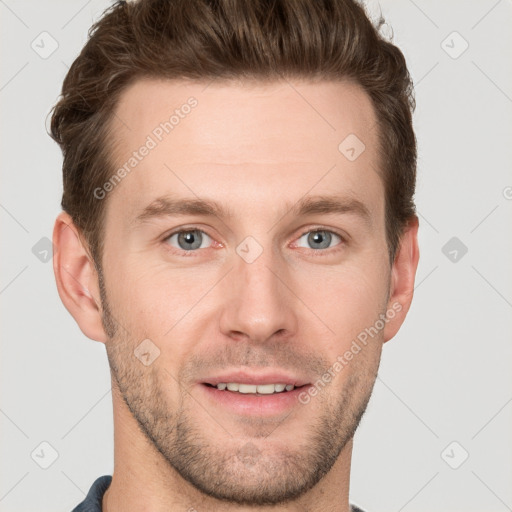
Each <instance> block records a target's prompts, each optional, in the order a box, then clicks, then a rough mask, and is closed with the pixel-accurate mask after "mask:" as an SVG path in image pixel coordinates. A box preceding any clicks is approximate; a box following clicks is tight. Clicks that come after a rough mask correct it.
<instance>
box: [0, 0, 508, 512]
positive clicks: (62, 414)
mask: <svg viewBox="0 0 512 512" xmlns="http://www.w3.org/2000/svg"><path fill="white" fill-rule="evenodd" d="M108 5H109V3H108V2H105V1H104V0H102V1H100V0H93V1H91V0H89V1H84V0H80V1H79V0H73V1H69V0H68V1H63V0H61V1H52V2H38V1H35V0H31V1H24V2H21V1H15V0H0V22H1V38H2V44H1V50H0V51H1V67H0V102H1V113H2V119H1V133H0V144H1V147H0V155H1V180H2V181H1V182H2V187H1V191H0V223H1V229H2V245H1V247H2V251H1V252H2V260H1V261H2V268H1V275H0V301H1V315H2V316H1V327H2V328H1V333H2V347H1V358H0V381H1V387H0V390H1V395H0V398H1V402H0V429H1V438H0V442H1V445H0V461H1V467H0V471H1V473H0V511H1V512H21V511H34V510H38V511H40V512H47V511H48V512H49V511H52V512H55V511H62V512H69V511H70V510H71V509H72V508H73V507H74V506H75V505H76V504H77V503H78V502H80V501H81V500H82V499H83V498H84V495H85V493H86V492H87V491H88V489H89V487H90V485H91V484H92V482H93V480H94V479H95V478H97V477H98V476H100V475H103V474H112V470H113V422H112V404H111V399H110V376H109V370H108V362H107V359H106V354H105V350H104V346H103V345H102V344H100V343H97V342H93V341H91V340H89V339H88V338H86V337H85V336H84V335H83V334H82V333H81V331H80V330H79V328H78V327H77V325H76V324H75V322H74V320H73V319H72V317H71V316H70V315H69V314H68V312H67V311H66V310H65V308H64V306H63V305H62V303H61V302H60V299H59V297H58V294H57V290H56V286H55V281H54V276H53V270H52V265H51V260H50V259H49V258H50V257H51V253H48V256H47V257H46V259H47V261H44V260H45V252H44V251H45V243H46V244H47V243H48V241H47V240H45V237H46V238H48V239H51V236H52V229H53V223H54V220H55V217H56V215H57V214H58V213H59V211H60V207H59V204H60V195H61V192H62V183H61V174H60V172H61V171H60V170H61V164H62V160H61V154H60V150H59V148H58V146H57V145H56V144H55V143H54V142H53V141H52V140H51V139H50V138H49V136H48V135H47V134H46V129H45V122H47V121H48V120H46V116H47V114H48V112H49V109H50V107H51V106H52V105H53V104H54V102H55V101H56V99H57V96H58V94H59V90H60V87H61V84H62V80H63V78H64V76H65V73H66V71H67V69H68V67H69V65H70V64H71V63H72V61H73V60H74V58H75V57H76V55H77V54H78V52H79V51H80V49H81V47H82V46H83V44H84V43H85V41H86V36H87V30H88V28H89V27H90V25H91V23H92V21H93V20H94V19H96V18H97V17H98V16H99V15H100V14H101V12H102V11H103V9H105V8H106V7H107V6H108ZM376 5H377V4H376V3H374V2H372V4H371V6H370V8H371V9H372V10H373V11H374V12H377V11H378V8H377V7H376ZM380 6H381V7H382V12H383V14H384V16H385V17H386V19H387V21H388V23H389V25H391V26H392V28H393V32H394V42H395V43H396V44H398V46H399V47H400V48H401V49H402V51H403V52H404V54H405V56H406V59H407V61H408V66H409V68H410V71H411V73H412V76H413V79H414V82H415V88H416V100H417V104H418V106H417V110H416V113H415V117H414V122H415V128H416V133H417V137H418V141H419V165H418V171H419V177H418V190H417V195H416V202H417V206H418V212H419V215H420V234H419V238H420V249H421V258H420V264H419V269H418V274H417V280H416V291H415V298H414V300H413V304H412V308H411V310H410V313H409V316H408V318H407V320H406V322H405V324H404V325H403V327H402V329H401V330H400V332H399V334H398V335H397V336H396V337H395V338H394V339H393V340H391V341H390V342H389V343H387V344H386V345H385V346H384V351H383V357H382V363H381V368H380V372H379V377H378V379H377V382H376V385H375V390H374V394H373V397H372V399H371V401H370V404H369V407H368V410H367V413H366V415H365V416H364V418H363V420H362V424H361V426H360V429H359V430H358V432H357V433H356V437H355V447H354V454H353V470H352V477H351V501H352V502H354V503H356V504H358V505H360V506H361V507H363V508H364V509H365V510H368V512H377V511H379V512H399V511H402V510H403V511H405V512H407V511H432V510H436V511H462V510H464V511H466V512H471V511H486V512H492V511H496V512H502V511H506V510H512V440H511V433H512V429H511V427H512V372H511V362H512V357H511V356H512V348H511V347H512V345H511V343H510V341H511V339H510V338H511V334H510V333H511V323H512V322H511V320H512V314H511V313H512V286H511V284H512V283H511V282H512V270H511V265H510V262H511V258H510V255H511V254H512V237H511V236H510V234H511V212H512V173H511V172H510V171H511V161H512V133H511V132H512V123H511V121H512V31H511V30H510V27H511V23H512V4H511V2H510V0H499V1H496V0H481V1H463V0H459V1H450V2H442V3H441V2H427V1H426V0H415V1H412V0H394V1H392V0H381V1H380ZM454 31H456V32H457V33H458V34H459V35H457V34H455V35H454V34H453V32H454ZM42 32H48V34H50V36H47V35H40V34H41V33H42ZM52 40H55V41H56V42H57V44H58V48H57V49H56V50H55V51H54V52H53V53H52V54H51V55H46V54H45V52H47V53H49V52H50V50H52V44H55V43H53V42H52ZM443 41H444V42H443ZM464 41H467V43H468V44H469V46H468V48H467V49H466V51H464V52H463V53H462V54H460V55H459V53H460V51H461V50H462V49H463V48H464ZM31 45H32V46H31ZM43 57H45V58H43ZM455 57H456V58H455ZM453 237H456V238H457V240H455V241H452V242H450V244H449V245H448V246H446V244H447V243H448V242H449V240H450V239H452V238H453ZM41 239H43V240H41ZM461 244H464V246H465V247H467V253H466V254H463V251H462V249H463V246H462V245H461ZM443 248H444V249H443ZM454 250H455V251H457V253H456V254H455V253H454V252H453V251H454ZM455 256H457V257H456V259H455V261H454V257H455ZM41 259H42V260H43V261H41ZM43 442H46V443H49V445H51V447H52V448H50V447H49V446H48V445H41V443H43ZM453 442H455V444H452V443H453ZM447 447H448V448H447ZM52 450H55V453H56V455H57V458H56V460H55V461H53V458H52V453H53V452H52ZM466 454H467V455H468V458H467V460H465V461H464V462H463V463H462V464H461V462H462V460H463V458H464V456H465V455H466ZM50 463H51V465H50V466H49V467H48V468H47V469H43V468H42V467H41V464H42V465H47V464H50ZM452 466H453V467H452ZM455 466H458V468H457V469H454V467H455Z"/></svg>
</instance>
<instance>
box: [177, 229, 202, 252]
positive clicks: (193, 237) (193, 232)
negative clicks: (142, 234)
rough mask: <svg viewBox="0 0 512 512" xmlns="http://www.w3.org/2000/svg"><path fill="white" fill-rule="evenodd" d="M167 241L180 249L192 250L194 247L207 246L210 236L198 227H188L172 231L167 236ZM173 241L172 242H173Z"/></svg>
mask: <svg viewBox="0 0 512 512" xmlns="http://www.w3.org/2000/svg"><path fill="white" fill-rule="evenodd" d="M168 241H169V243H170V244H171V245H172V246H173V247H176V248H177V249H181V250H182V251H191V250H192V251H193V250H195V249H204V248H205V247H208V241H211V239H210V237H209V236H208V235H207V234H206V233H205V232H204V231H201V230H199V229H190V230H188V231H178V232H177V233H173V234H172V235H171V236H169V238H168ZM173 242H174V243H173ZM176 243H177V244H178V245H177V246H176V245H175V244H176Z"/></svg>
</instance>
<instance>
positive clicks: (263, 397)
mask: <svg viewBox="0 0 512 512" xmlns="http://www.w3.org/2000/svg"><path fill="white" fill-rule="evenodd" d="M244 380H247V379H244ZM290 381H291V382H290ZM292 382H293V379H289V380H288V382H287V381H286V380H284V379H283V380H282V381H279V380H278V381H276V382H268V379H267V381H266V382H261V381H260V383H256V382H251V383H248V382H246V381H245V382H237V381H229V382H201V383H200V384H199V388H200V392H201V393H202V394H204V395H205V397H206V398H207V400H209V402H210V403H211V404H212V405H213V407H214V408H217V409H222V410H225V411H227V412H229V413H230V414H231V415H233V414H234V415H243V416H253V417H255V416H257V417H270V416H275V415H279V414H284V413H289V411H290V409H292V408H294V407H297V406H299V405H301V403H300V402H299V395H300V393H302V392H303V390H304V389H305V388H307V386H309V384H303V383H300V382H295V383H292Z"/></svg>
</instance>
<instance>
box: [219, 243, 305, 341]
mask: <svg viewBox="0 0 512 512" xmlns="http://www.w3.org/2000/svg"><path fill="white" fill-rule="evenodd" d="M234 259H235V262H234V268H233V269H232V270H231V272H229V274H228V275H227V276H226V279H225V280H224V281H225V282H224V289H223V290H222V293H223V310H222V314H221V317H220V329H221V331H222V333H223V334H224V335H226V336H229V337H231V338H232V339H235V340H243V339H246V340H250V341H252V342H253V343H264V342H265V341H267V340H269V339H272V338H278V339H279V340H284V339H286V338H289V337H292V336H293V335H294V334H295V333H296V329H297V303H298V300H297V298H296V297H295V296H294V294H293V292H292V291H291V290H290V288H289V287H290V284H289V280H290V279H289V275H288V272H287V269H286V267H285V265H284V264H280V262H279V260H278V256H277V255H273V254H272V253H271V251H270V250H267V249H265V250H264V251H263V252H262V254H261V255H260V256H259V257H258V258H257V259H256V260H255V261H253V262H252V263H248V262H247V261H245V260H244V259H243V258H241V257H238V256H235V258H234ZM281 263H282V262H281Z"/></svg>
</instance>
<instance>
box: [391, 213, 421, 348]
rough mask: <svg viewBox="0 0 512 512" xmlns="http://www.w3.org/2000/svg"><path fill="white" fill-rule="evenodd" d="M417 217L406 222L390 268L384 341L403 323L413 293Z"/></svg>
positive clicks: (416, 265)
mask: <svg viewBox="0 0 512 512" xmlns="http://www.w3.org/2000/svg"><path fill="white" fill-rule="evenodd" d="M418 224H419V223H418V217H416V216H415V217H414V218H413V219H411V220H410V221H409V223H408V224H407V226H406V228H405V230H404V232H403V234H402V237H401V240H400V247H399V249H398V252H397V254H396V256H395V261H394V262H393V267H392V269H391V281H390V294H389V300H388V309H387V317H388V319H389V320H388V322H387V323H386V326H385V328H384V342H386V341H389V340H390V339H391V338H393V337H394V336H395V335H396V333H397V332H398V330H399V329H400V327H401V325H402V324H403V322H404V320H405V317H406V315H407V312H408V311H409V307H410V306H411V302H412V296H413V293H414V278H415V277H416V269H417V268H418V260H419V258H420V251H419V248H418Z"/></svg>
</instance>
